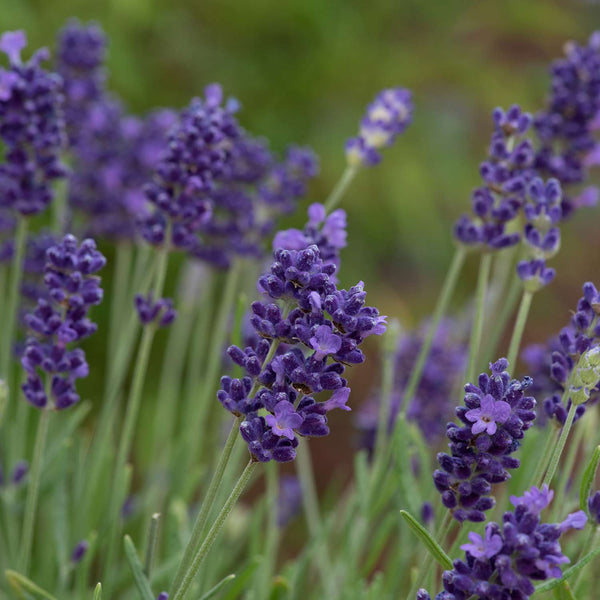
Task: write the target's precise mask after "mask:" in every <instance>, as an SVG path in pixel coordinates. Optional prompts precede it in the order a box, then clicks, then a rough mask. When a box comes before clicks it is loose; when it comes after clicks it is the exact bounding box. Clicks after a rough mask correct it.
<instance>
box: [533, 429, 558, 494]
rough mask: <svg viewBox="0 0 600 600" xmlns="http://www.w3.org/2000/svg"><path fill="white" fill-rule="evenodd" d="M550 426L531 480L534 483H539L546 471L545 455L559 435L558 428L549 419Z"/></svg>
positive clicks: (550, 450)
mask: <svg viewBox="0 0 600 600" xmlns="http://www.w3.org/2000/svg"><path fill="white" fill-rule="evenodd" d="M549 426H550V427H552V432H551V433H549V434H548V435H547V436H546V443H545V444H544V449H543V450H542V453H541V454H540V456H541V460H539V461H538V464H537V467H536V469H535V474H534V476H533V479H532V480H531V481H533V482H534V484H535V485H538V484H539V485H541V482H542V480H543V479H544V474H545V473H546V468H547V466H548V460H547V457H548V456H550V453H551V452H552V449H553V448H554V447H555V446H556V442H558V437H559V436H560V428H559V427H555V426H554V423H553V422H552V421H551V422H550V424H549Z"/></svg>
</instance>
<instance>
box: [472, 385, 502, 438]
mask: <svg viewBox="0 0 600 600" xmlns="http://www.w3.org/2000/svg"><path fill="white" fill-rule="evenodd" d="M509 416H510V404H508V402H503V401H502V400H498V401H496V400H494V397H493V396H490V395H489V394H488V395H486V396H484V397H483V398H482V399H481V406H480V407H479V408H473V409H471V410H469V411H467V412H466V413H465V417H467V419H469V421H473V422H474V423H473V427H472V428H471V431H472V432H473V433H481V432H483V431H486V432H487V433H488V434H489V435H494V433H496V430H497V429H498V426H497V425H496V423H504V422H505V421H506V420H507V419H508V417H509Z"/></svg>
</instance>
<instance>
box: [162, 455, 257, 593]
mask: <svg viewBox="0 0 600 600" xmlns="http://www.w3.org/2000/svg"><path fill="white" fill-rule="evenodd" d="M257 464H258V463H256V462H254V460H253V459H250V461H249V462H248V464H247V465H246V468H245V469H244V471H243V472H242V474H241V475H240V478H239V479H238V480H237V483H236V484H235V486H234V488H233V490H232V491H231V494H230V495H229V498H227V500H226V502H225V504H224V505H223V508H222V509H221V512H220V513H219V514H218V515H217V518H216V519H215V522H214V523H213V525H212V527H211V528H210V530H209V532H208V533H207V534H206V537H205V538H204V541H203V542H202V545H201V546H200V548H199V549H198V551H197V552H196V554H195V556H194V558H193V560H192V563H191V564H190V566H189V568H188V569H187V571H186V573H185V575H184V576H183V579H182V580H181V584H180V585H179V587H178V588H177V589H176V590H175V592H174V594H173V600H183V598H185V595H186V594H187V592H188V591H189V589H190V586H191V585H192V582H193V581H194V577H195V576H196V574H197V573H198V570H199V568H200V565H201V564H202V561H203V560H204V559H205V558H206V555H207V554H208V552H209V550H210V549H211V547H212V545H213V543H214V541H215V539H216V537H217V535H218V534H219V532H220V531H221V529H222V528H223V525H224V523H225V520H226V519H227V517H228V516H229V513H230V512H231V510H232V509H233V507H234V506H235V504H236V503H237V501H238V500H239V497H240V496H241V495H242V492H243V491H244V489H245V488H246V486H247V485H248V482H249V481H250V478H251V477H252V474H253V473H254V469H255V468H256V465H257Z"/></svg>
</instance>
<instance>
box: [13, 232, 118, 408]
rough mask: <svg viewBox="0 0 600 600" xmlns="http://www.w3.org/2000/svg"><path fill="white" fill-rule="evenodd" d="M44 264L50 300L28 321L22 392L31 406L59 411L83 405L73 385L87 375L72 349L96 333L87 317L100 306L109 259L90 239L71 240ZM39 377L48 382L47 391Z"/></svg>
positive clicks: (69, 237) (50, 251)
mask: <svg viewBox="0 0 600 600" xmlns="http://www.w3.org/2000/svg"><path fill="white" fill-rule="evenodd" d="M46 259H47V263H46V267H45V269H44V283H45V285H46V288H47V290H48V299H44V298H40V299H39V300H38V303H37V308H36V309H35V310H34V311H33V312H32V313H30V314H28V315H27V316H26V317H25V321H26V323H27V325H28V327H29V329H30V330H31V332H32V333H33V336H32V337H30V338H29V339H28V340H27V343H26V346H25V350H24V352H23V356H22V359H21V363H22V365H23V368H24V369H25V371H26V373H27V380H26V382H25V383H24V384H23V386H22V389H23V392H24V393H25V397H26V399H27V400H28V401H29V402H30V403H31V404H32V405H33V406H36V407H37V408H46V407H47V406H48V403H49V402H50V401H51V402H52V407H53V408H55V409H58V410H60V409H64V408H68V407H69V406H72V405H73V404H75V403H76V402H78V401H79V396H78V395H77V392H76V390H75V380H76V379H78V378H81V377H86V376H87V374H88V370H89V369H88V364H87V362H86V360H85V353H84V352H83V350H82V349H81V348H75V349H69V348H68V346H69V345H70V344H72V343H73V342H77V341H79V340H82V339H84V338H86V337H88V336H90V335H92V334H93V333H94V332H95V331H96V325H95V324H94V323H92V322H91V321H90V320H89V319H88V317H87V314H88V311H89V309H90V307H91V306H94V305H97V304H100V302H101V301H102V289H101V288H100V278H99V277H97V276H96V275H95V273H97V272H98V271H99V270H100V269H102V268H103V267H104V265H105V264H106V259H105V258H104V256H103V255H102V254H101V253H100V252H99V251H98V250H97V249H96V245H95V244H94V242H93V241H92V240H91V239H87V240H84V241H83V242H82V243H81V245H78V243H77V240H76V238H75V237H74V236H72V235H66V236H65V237H64V239H63V240H62V241H61V242H60V243H59V244H57V245H55V246H52V247H50V248H49V249H48V251H47V252H46ZM40 372H41V373H44V374H45V377H46V378H47V386H46V387H45V386H44V381H43V380H42V376H41V374H40ZM49 396H50V398H49Z"/></svg>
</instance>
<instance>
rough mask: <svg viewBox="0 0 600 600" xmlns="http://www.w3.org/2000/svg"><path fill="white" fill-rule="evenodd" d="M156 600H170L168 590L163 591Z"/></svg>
mask: <svg viewBox="0 0 600 600" xmlns="http://www.w3.org/2000/svg"><path fill="white" fill-rule="evenodd" d="M156 600H169V594H168V593H167V592H161V593H160V594H159V595H158V597H157V598H156Z"/></svg>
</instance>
